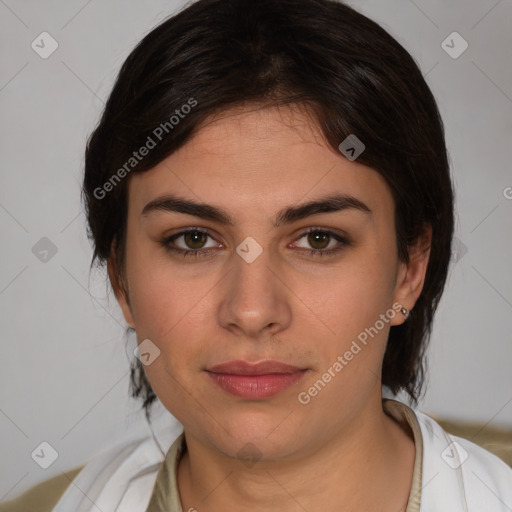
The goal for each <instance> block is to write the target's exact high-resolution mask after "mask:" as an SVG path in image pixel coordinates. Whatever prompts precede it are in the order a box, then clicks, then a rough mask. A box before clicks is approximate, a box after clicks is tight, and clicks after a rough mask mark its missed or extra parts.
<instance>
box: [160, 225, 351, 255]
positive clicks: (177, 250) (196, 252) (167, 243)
mask: <svg viewBox="0 0 512 512" xmlns="http://www.w3.org/2000/svg"><path fill="white" fill-rule="evenodd" d="M191 232H192V233H195V232H197V233H204V234H205V235H207V236H209V237H210V238H213V237H212V236H211V235H210V233H208V231H205V230H203V229H199V228H191V229H187V230H185V231H180V232H179V233H176V234H174V235H172V236H169V237H166V238H164V239H163V240H161V242H160V243H161V245H162V246H163V247H164V249H166V250H167V251H169V252H174V253H177V254H181V255H183V257H187V256H192V257H195V258H198V257H205V256H208V255H209V254H210V252H211V250H210V249H181V248H179V247H172V246H171V245H170V244H171V243H172V242H174V240H176V239H177V238H179V237H180V236H183V235H186V234H187V233H191ZM310 233H321V234H323V235H328V236H329V237H331V238H334V239H335V240H336V241H337V242H340V245H338V246H337V247H335V248H334V249H304V251H306V252H307V253H308V254H309V255H310V256H314V257H317V256H319V257H324V256H331V255H334V254H335V253H337V252H339V251H341V250H342V249H343V247H344V246H347V245H350V242H349V240H348V239H347V238H346V237H343V236H341V235H338V234H337V233H334V232H333V231H329V230H327V229H321V228H318V227H313V228H309V229H308V230H307V231H304V232H303V233H302V234H300V235H299V237H298V238H297V240H300V239H301V238H303V237H304V236H306V235H309V234H310Z"/></svg>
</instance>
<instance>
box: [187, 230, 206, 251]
mask: <svg viewBox="0 0 512 512" xmlns="http://www.w3.org/2000/svg"><path fill="white" fill-rule="evenodd" d="M207 239H208V234H207V233H205V232H204V231H188V232H187V233H185V234H184V235H183V241H184V242H185V245H186V246H187V248H188V249H202V248H203V246H204V244H205V243H206V240H207Z"/></svg>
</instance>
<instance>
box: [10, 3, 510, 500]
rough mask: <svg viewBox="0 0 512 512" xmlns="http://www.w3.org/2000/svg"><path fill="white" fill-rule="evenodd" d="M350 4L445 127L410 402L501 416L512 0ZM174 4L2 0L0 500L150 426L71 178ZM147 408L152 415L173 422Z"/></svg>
mask: <svg viewBox="0 0 512 512" xmlns="http://www.w3.org/2000/svg"><path fill="white" fill-rule="evenodd" d="M350 4H351V5H353V6H354V7H356V8H358V9H359V10H360V11H361V12H363V13H364V14H366V15H368V16H369V17H371V18H372V19H375V20H376V21H378V22H379V23H381V24H382V25H383V26H384V28H386V29H387V30H388V31H390V32H391V34H392V35H394V36H395V37H396V38H397V39H398V40H399V41H400V42H401V43H402V44H403V45H404V46H405V47H406V48H407V49H408V50H409V51H410V52H411V53H412V55H413V56H414V57H415V58H416V60H417V62H418V63H419V65H420V67H421V69H422V71H423V72H424V74H425V75H426V79H427V81H428V83H429V85H430V86H431V88H432V90H433V92H434V94H435V96H436V98H437V100H438V103H439V107H440V110H441V114H442V116H443V119H444V121H445V125H446V136H447V144H448V148H449V151H450V156H451V162H452V168H453V173H454V180H455V184H456V190H457V238H458V240H459V241H460V242H459V244H458V246H459V251H458V258H459V261H458V262H457V263H456V264H455V265H454V266H453V268H452V271H451V276H450V280H449V283H448V289H447V290H446V293H445V296H444V298H443V301H442V303H441V306H440V310H439V314H438V316H437V322H436V327H435V331H434V336H433V340H432V347H431V351H430V372H429V382H428V392H427V394H426V397H425V399H424V400H422V402H421V403H420V407H419V408H420V409H422V410H424V411H426V412H428V413H431V414H433V415H437V416H443V417H448V418H459V419H466V420H475V421H480V422H483V423H489V424H490V425H496V426H499V425H502V426H503V425H505V426H509V427H510V426H512V371H511V366H512V365H511V363H512V343H511V327H512V314H511V313H512V273H511V272H510V262H511V261H512V257H511V256H512V237H511V236H510V233H511V227H512V226H511V225H512V222H511V215H512V199H511V198H512V188H507V187H512V173H511V153H512V152H511V143H512V66H511V62H510V60H511V58H510V48H512V31H511V30H510V27H511V26H512V1H511V0H501V1H497V0H479V1H475V0H473V1H467V0H452V1H450V2H449V5H448V3H447V2H441V1H434V0H428V1H427V0H424V1H422V0H415V1H414V2H413V1H412V0H392V1H390V0H387V1H386V2H383V1H382V0H371V1H370V0H368V1H358V0H354V1H352V2H350ZM181 5H182V3H181V2H176V1H163V0H159V1H157V0H153V1H150V0H146V1H141V0H137V1H135V0H130V1H126V0H122V1H121V0H111V1H109V2H100V1H99V0H92V1H88V2H87V1H86V2H84V1H75V0H73V1H69V0H68V1H63V0H53V1H36V0H24V1H23V0H20V1H14V0H0V48H1V74H0V107H1V111H2V123H1V127H0V130H1V133H0V145H1V147H0V150H1V163H2V165H1V187H0V223H1V227H2V243H1V265H0V308H1V330H0V332H1V333H2V334H1V336H2V338H1V350H2V353H1V354H2V357H1V359H0V364H1V382H0V384H1V388H0V389H1V395H0V429H1V433H2V435H1V438H0V439H1V441H0V442H1V446H0V450H1V453H2V457H1V459H0V474H1V475H2V478H1V482H0V499H8V498H12V497H14V496H15V495H16V494H18V493H20V492H21V491H23V490H24V489H25V488H27V487H29V486H30V485H32V484H34V483H36V482H38V481H41V480H44V479H46V478H49V477H50V476H53V475H54V474H57V473H59V472H60V471H62V470H65V469H69V468H71V467H74V466H77V465H79V464H82V463H84V462H85V461H86V460H87V459H88V458H90V457H91V456H92V455H93V454H95V453H98V452H101V451H102V450H103V449H105V448H107V447H108V446H110V445H112V444H113V443H115V442H118V441H120V440H122V439H125V438H131V437H135V436H138V435H147V434H148V433H149V429H148V427H147V426H146V425H145V422H144V419H143V415H142V413H141V412H139V406H138V404H137V403H135V402H134V401H133V400H131V399H129V398H128V382H129V380H128V375H129V374H128V368H129V363H128V361H129V355H131V352H132V350H133V348H134V347H135V340H130V344H129V346H128V349H126V348H125V341H124V330H123V325H124V323H123V321H122V317H121V314H120V312H119V310H118V308H117V305H116V303H115V299H114V297H113V295H111V294H109V293H107V289H106V287H105V275H104V274H102V273H101V272H97V271H96V272H93V273H92V274H91V276H89V271H88V269H89V262H90V257H91V248H90V245H89V242H88V241H87V238H86V235H85V222H84V215H83V212H82V210H81V205H80V203H79V188H80V182H81V175H82V174H81V173H82V166H83V159H82V157H83V149H84V143H85V140H86V137H87V135H88V134H89V133H90V131H91V130H92V128H93V127H94V124H95V122H96V120H97V118H98V115H99V114H100V111H101V109H102V106H103V102H104V100H105V98H106V96H107V94H108V92H109V90H110V88H111V86H112V83H113V80H114V78H115V75H116V73H117V71H118V69H119V67H120V65H121V64H122V62H123V60H124V58H125V57H126V56H127V54H128V53H129V51H130V49H131V48H132V47H133V46H134V44H135V43H136V42H138V41H139V39H140V38H141V37H142V36H143V35H144V34H146V33H147V32H148V31H149V30H150V29H151V28H152V27H153V26H155V24H157V23H158V22H159V21H160V20H162V19H163V18H164V17H166V16H167V15H169V14H171V13H173V12H175V11H176V10H178V8H179V7H180V6H181ZM43 31H47V32H49V33H50V34H51V35H52V36H53V37H54V38H55V40H56V41H57V42H58V44H59V47H58V49H57V50H56V51H55V53H53V54H52V55H51V56H50V57H49V58H47V59H42V58H41V57H40V56H39V55H38V54H37V53H36V52H35V51H34V50H33V49H32V48H31V42H32V41H33V40H35V39H36V38H37V37H38V36H39V34H41V32H43ZM453 31H457V32H459V33H460V34H461V35H462V37H463V38H464V39H465V40H466V41H467V42H468V43H469V47H468V49H467V50H466V51H465V52H464V53H463V54H462V55H461V56H460V57H458V58H456V59H454V58H452V57H450V56H449V55H448V54H447V53H446V52H445V50H444V49H443V48H442V46H441V43H442V42H443V41H444V40H445V39H446V37H447V36H448V35H449V34H451V33H452V32H453ZM37 40H39V39H37ZM37 40H36V41H37ZM449 44H450V45H452V43H449ZM454 45H455V49H457V48H460V46H458V45H459V42H454ZM46 48H48V46H46ZM507 196H508V198H507ZM43 237H47V238H49V239H50V240H51V242H52V243H53V244H54V245H55V246H56V249H57V252H56V254H54V255H53V256H52V255H51V253H49V254H48V256H47V261H46V262H43V261H40V259H38V257H36V255H35V254H34V253H33V251H32V248H33V247H34V245H35V244H36V243H38V241H39V240H40V239H41V238H43ZM40 243H43V242H40ZM131 357H133V355H131ZM160 411H161V414H160V416H158V415H157V420H156V424H157V425H164V424H165V423H166V422H169V421H172V417H171V416H170V415H169V414H168V413H167V412H166V411H164V410H163V408H161V409H160ZM42 441H47V442H49V443H50V444H51V445H52V446H53V447H54V448H55V449H56V450H57V452H58V454H59V457H58V459H57V460H56V461H55V463H54V464H53V465H51V466H50V467H49V468H48V469H41V468H40V467H39V466H38V465H37V464H36V463H35V462H34V460H32V458H31V453H32V452H33V450H34V449H35V448H36V447H37V446H38V445H39V444H40V443H41V442H42Z"/></svg>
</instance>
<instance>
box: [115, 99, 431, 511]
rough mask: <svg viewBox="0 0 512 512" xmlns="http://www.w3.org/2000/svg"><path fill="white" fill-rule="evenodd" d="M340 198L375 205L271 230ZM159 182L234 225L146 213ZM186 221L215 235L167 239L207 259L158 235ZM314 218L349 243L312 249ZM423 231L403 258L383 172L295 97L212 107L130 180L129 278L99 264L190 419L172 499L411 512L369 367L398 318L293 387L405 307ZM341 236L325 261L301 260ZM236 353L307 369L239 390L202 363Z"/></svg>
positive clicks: (233, 506) (400, 458)
mask: <svg viewBox="0 0 512 512" xmlns="http://www.w3.org/2000/svg"><path fill="white" fill-rule="evenodd" d="M334 192H339V193H343V194H348V195H351V196H354V197H355V198H357V199H358V200H360V201H362V202H363V203H365V204H366V205H367V206H368V207H369V209H370V210H371V213H366V212H363V211H360V210H357V209H353V208H351V209H346V210H343V211H338V212H330V213H319V214H315V215H311V216H309V217H308V218H306V219H302V220H298V221H296V222H293V223H291V224H283V225H281V226H279V227H274V226H273V220H274V217H275V215H276V213H277V212H278V211H280V210H281V209H283V208H286V207H289V206H297V205H298V204H302V203H305V202H308V201H311V200H314V199H318V198H321V197H324V196H326V195H331V194H332V193H334ZM166 193H172V194H174V195H178V196H180V197H182V198H185V199H189V200H194V201H198V202H204V203H207V204H211V205H214V206H217V207H221V208H223V209H224V210H226V211H227V212H228V213H229V214H230V215H231V216H232V217H233V219H234V226H224V225H222V224H219V223H217V222H214V221H210V220H204V219H201V218H198V217H195V216H191V215H187V214H183V213H172V212H166V211H151V212H150V213H148V214H147V215H141V212H142V210H143V208H144V206H145V205H146V204H147V203H148V202H150V201H152V200H154V199H157V198H160V197H162V196H164V195H165V194H166ZM190 227H196V228H201V229H203V230H207V231H209V234H210V236H211V238H210V237H204V239H203V240H201V239H200V238H199V242H198V241H197V240H196V241H195V245H194V239H190V238H189V239H188V240H187V237H185V238H184V237H180V238H179V239H176V240H175V241H174V246H177V247H181V248H185V249H186V248H188V249H191V248H194V247H195V248H200V247H202V246H206V248H207V249H208V250H209V251H210V252H209V253H207V255H206V256H205V257H201V256H200V257H197V258H196V257H193V256H186V257H184V256H183V255H178V254H175V253H172V252H168V251H167V250H166V249H165V247H164V246H163V245H162V243H161V241H162V240H163V239H164V238H165V237H169V236H171V235H174V234H177V233H179V232H180V231H182V230H184V229H186V228H190ZM311 227H313V228H319V230H323V231H326V230H329V231H334V232H336V233H339V234H342V235H344V236H345V237H347V238H348V240H349V244H346V245H343V244H340V243H339V242H337V241H336V240H335V239H333V238H330V239H329V238H327V239H325V240H324V239H320V240H319V241H315V240H314V239H311V237H309V242H308V235H307V234H306V235H305V236H302V235H303V233H304V231H306V230H307V229H308V228H311ZM246 237H252V238H253V239H255V240H256V241H257V243H258V244H259V245H260V246H261V248H262V250H263V252H262V253H261V254H260V255H259V256H258V257H257V258H256V259H255V261H253V262H252V263H247V262H246V261H245V260H244V259H243V258H241V257H240V256H239V254H237V252H236V248H237V246H238V245H239V244H240V243H241V242H242V241H243V240H245V239H246ZM429 237H430V231H429V230H427V231H426V233H425V237H424V238H423V239H422V240H419V241H418V244H417V246H416V247H413V248H411V261H410V263H409V264H408V265H405V264H404V263H401V262H400V261H399V259H398V253H397V249H396V234H395V228H394V202H393V199H392V195H391V192H390V190H389V188H388V186H387V184H386V182H385V180H384V179H383V178H382V177H381V175H380V174H378V173H377V172H376V171H374V170H372V169H371V168H369V167H366V166H364V165H362V164H359V163H357V160H356V161H354V162H351V161H349V160H348V159H346V158H345V157H344V156H343V155H341V154H340V153H336V152H335V151H333V150H332V149H331V148H330V147H328V146H327V144H326V143H325V142H324V141H323V138H322V136H321V133H320V131H319V129H318V128H317V127H316V125H315V124H314V123H313V122H312V120H311V118H310V117H309V116H308V115H307V112H305V111H304V110H303V109H299V108H298V107H280V108H276V107H273V108H265V109H255V108H253V109H247V108H246V109H245V110H242V109H238V110H231V111H228V112H223V113H222V114H221V115H219V116H217V117H216V118H214V119H211V120H210V121H209V122H208V123H207V124H205V126H204V127H202V129H200V130H199V131H198V133H197V134H196V136H195V137H194V138H193V139H192V140H191V141H189V142H188V143H187V144H186V145H185V146H183V147H182V148H181V149H179V150H178V151H177V152H175V153H174V154H172V155H171V156H170V157H168V158H167V159H166V160H164V161H163V162H161V163H160V164H159V165H157V166H156V167H155V168H154V169H151V170H150V171H148V172H145V173H141V174H135V175H133V176H131V177H130V183H129V205H128V220H127V239H126V265H125V272H124V274H123V281H122V282H119V281H118V280H117V279H116V269H115V265H114V260H113V257H111V258H110V260H109V275H110V278H111V281H112V284H113V287H114V291H115V293H116V297H117V299H118V302H119V304H120V306H121V308H122V311H123V314H124V317H125V319H126V321H127V323H128V324H129V325H131V326H132V327H134V328H135V329H136V331H137V338H138V340H139V343H140V342H141V341H142V340H144V339H150V340H151V341H152V342H153V343H154V344H155V345H156V346H157V347H158V348H159V350H160V351H161V353H160V356H159V357H158V358H156V360H155V361H154V362H153V363H152V364H151V365H149V366H146V367H145V370H146V374H147V376H148V378H149V380H150V382H151V385H152V387H153V389H154V390H155V392H156V394H157V396H158V397H159V399H160V401H161V402H162V403H163V405H164V406H165V407H166V408H167V409H168V410H169V411H170V412H171V413H172V414H173V415H174V416H175V417H176V418H177V419H178V420H179V421H180V422H181V423H182V424H183V426H184V430H185V436H186V441H187V447H188V451H187V452H186V454H185V456H184V458H183V459H182V462H181V463H180V466H179V470H178V482H179V488H180V496H181V501H182V504H183V509H184V510H188V509H189V508H190V507H194V508H196V509H197V510H198V511H200V512H202V511H213V510H217V511H218V510H244V511H245V510H247V511H249V510H280V511H281V512H283V511H291V510H294V511H295V510H303V508H302V507H304V508H305V509H306V510H308V511H314V510H323V511H325V510H333V511H334V510H340V504H343V505H344V508H343V509H344V510H373V511H375V510H390V511H393V512H398V511H399V510H405V506H406V503H407V499H408V495H409V491H410V486H411V477H412V470H413V462H414V455H415V448H414V443H413V441H412V435H411V433H410V432H407V431H405V430H403V429H402V428H401V427H400V426H399V425H398V424H397V423H395V421H394V420H392V419H391V418H389V417H388V416H387V415H386V414H385V413H384V412H383V410H382V404H381V400H382V396H381V382H380V378H379V376H380V371H381V365H382V359H383V355H384V350H385V346H386V340H387V337H388V333H389V328H390V326H391V325H397V324H400V323H402V322H403V321H404V316H403V315H402V314H400V313H396V314H395V315H394V317H393V318H392V319H391V320H390V321H389V322H388V323H385V325H384V327H383V328H382V329H381V330H380V331H379V332H378V334H377V335H375V336H374V337H373V338H369V342H368V344H367V345H366V346H364V347H363V348H362V350H361V351H360V352H359V353H358V354H357V355H355V356H354V358H353V359H352V360H351V361H349V362H348V364H347V365H346V366H344V368H343V370H342V371H340V372H338V373H337V374H336V376H335V377H334V378H332V379H331V381H330V382H329V383H328V384H327V385H326V386H325V387H324V388H323V389H322V391H321V392H319V393H318V394H317V395H316V396H314V397H312V398H311V400H310V402H309V403H307V404H305V405H303V404H301V403H299V401H298V400H297V396H298V394H299V393H300V392H301V391H307V389H308V388H309V387H310V386H311V385H312V384H313V383H314V382H315V381H317V380H318V379H319V378H321V376H322V374H324V372H326V371H327V369H328V368H329V367H332V365H333V363H334V362H335V361H336V360H337V358H338V356H339V355H343V354H344V353H345V352H346V351H347V350H348V349H349V348H350V346H351V343H352V341H353V340H355V339H356V338H357V335H358V334H359V333H361V332H362V331H364V329H365V328H368V327H370V326H374V325H375V323H376V321H377V320H378V319H379V315H381V314H384V313H385V312H386V311H387V310H389V309H392V305H393V304H394V303H396V302H398V303H399V304H400V305H403V306H404V307H406V308H407V309H409V310H410V309H412V308H413V307H414V303H415V301H416V300H417V298H418V296H419V294H420V292H421V288H422V286H423V280H424V275H425V271H426V266H427V263H428V246H429V241H430V240H429ZM187 241H188V246H187V244H186V242H187ZM170 243H171V244H172V242H170ZM336 246H338V247H341V250H340V251H339V252H337V253H334V254H333V255H326V256H322V257H320V256H312V255H310V254H308V253H307V250H308V249H309V250H311V249H316V250H326V247H327V249H331V248H334V247H336ZM239 359H242V360H246V361H251V362H259V361H263V360H267V359H272V360H278V361H282V362H285V363H288V364H292V365H295V366H297V367H300V368H304V369H306V368H307V369H308V371H307V372H306V373H305V374H304V376H303V377H302V379H301V380H300V381H299V382H298V383H296V384H294V385H292V386H291V387H290V388H288V389H286V390H284V391H282V392H280V393H278V394H277V395H274V396H272V397H270V398H267V399H264V400H246V399H242V398H239V397H236V396H233V395H231V394H229V393H227V392H226V391H224V390H222V389H221V388H219V387H218V386H217V385H216V384H214V383H213V382H212V380H211V379H210V378H209V376H208V374H207V373H206V372H205V371H204V370H205V369H206V368H208V367H211V366H213V365H215V364H218V363H221V362H225V361H231V360H239ZM247 443H252V445H253V446H255V447H256V448H255V449H254V448H253V450H255V453H257V457H258V460H257V461H256V462H255V464H254V465H252V466H251V467H249V466H248V465H247V464H245V463H243V462H242V461H241V460H240V458H239V456H237V453H238V452H239V451H240V450H241V449H243V448H244V447H246V446H247ZM379 507H380V508H379Z"/></svg>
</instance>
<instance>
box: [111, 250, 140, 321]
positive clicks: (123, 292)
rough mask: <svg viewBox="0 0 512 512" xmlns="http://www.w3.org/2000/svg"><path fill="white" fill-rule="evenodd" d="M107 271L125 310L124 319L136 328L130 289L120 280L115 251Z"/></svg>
mask: <svg viewBox="0 0 512 512" xmlns="http://www.w3.org/2000/svg"><path fill="white" fill-rule="evenodd" d="M107 271H108V277H109V279H110V284H111V286H112V289H113V290H114V295H115V296H116V299H117V302H118V303H119V306H120V308H121V311H122V312H123V316H124V319H125V321H126V323H127V324H128V325H129V326H130V327H132V328H133V329H135V322H134V321H133V316H132V311H131V308H130V300H129V297H128V290H127V289H126V288H127V287H125V286H123V284H122V283H121V282H120V279H119V274H118V272H117V268H116V264H115V254H114V252H113V251H112V253H111V254H110V256H109V258H108V261H107Z"/></svg>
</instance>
